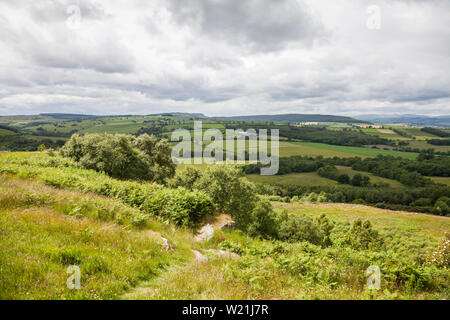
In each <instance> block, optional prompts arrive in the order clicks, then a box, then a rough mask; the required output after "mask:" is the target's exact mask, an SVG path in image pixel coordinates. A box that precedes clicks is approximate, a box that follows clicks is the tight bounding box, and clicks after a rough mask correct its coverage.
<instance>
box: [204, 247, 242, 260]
mask: <svg viewBox="0 0 450 320" xmlns="http://www.w3.org/2000/svg"><path fill="white" fill-rule="evenodd" d="M208 252H212V253H214V254H215V255H217V256H218V257H221V258H232V259H236V258H240V257H241V256H240V255H238V254H237V253H234V252H230V251H225V250H215V249H209V250H208Z"/></svg>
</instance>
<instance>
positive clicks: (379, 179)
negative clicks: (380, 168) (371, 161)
mask: <svg viewBox="0 0 450 320" xmlns="http://www.w3.org/2000/svg"><path fill="white" fill-rule="evenodd" d="M336 168H337V169H338V170H339V172H340V173H346V174H348V175H349V176H350V178H352V177H353V176H354V175H355V174H357V173H359V174H362V175H365V176H368V177H369V178H370V182H371V183H388V184H389V186H391V187H393V188H397V187H402V186H403V185H402V184H401V183H400V182H398V181H396V180H392V179H387V178H382V177H378V176H375V175H373V174H371V173H369V172H364V171H356V170H353V169H352V168H351V167H345V166H336Z"/></svg>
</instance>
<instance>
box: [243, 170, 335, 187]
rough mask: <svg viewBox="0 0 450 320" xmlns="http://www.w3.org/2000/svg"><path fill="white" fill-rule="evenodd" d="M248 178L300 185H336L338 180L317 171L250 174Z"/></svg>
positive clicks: (272, 182)
mask: <svg viewBox="0 0 450 320" xmlns="http://www.w3.org/2000/svg"><path fill="white" fill-rule="evenodd" d="M247 178H248V179H249V180H250V181H252V182H257V183H264V184H281V185H287V184H293V185H298V186H327V185H336V184H337V182H336V181H334V180H330V179H327V178H323V177H321V176H319V175H318V174H317V173H316V172H302V173H290V174H283V175H274V176H262V175H260V174H249V175H247Z"/></svg>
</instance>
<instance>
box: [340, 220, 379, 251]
mask: <svg viewBox="0 0 450 320" xmlns="http://www.w3.org/2000/svg"><path fill="white" fill-rule="evenodd" d="M345 242H346V243H348V244H349V245H350V246H351V247H352V248H353V249H356V250H364V249H379V248H381V247H382V246H383V243H384V241H383V238H382V237H381V235H380V234H379V233H378V231H376V230H374V229H373V228H372V224H371V223H370V221H368V220H367V221H364V222H363V221H361V220H360V219H358V220H356V221H355V222H353V225H352V227H351V228H350V230H349V231H348V232H347V235H346V239H345Z"/></svg>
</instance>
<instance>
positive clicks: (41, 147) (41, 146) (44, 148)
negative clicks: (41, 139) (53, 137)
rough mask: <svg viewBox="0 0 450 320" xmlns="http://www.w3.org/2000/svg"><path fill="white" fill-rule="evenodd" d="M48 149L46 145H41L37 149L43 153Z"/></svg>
mask: <svg viewBox="0 0 450 320" xmlns="http://www.w3.org/2000/svg"><path fill="white" fill-rule="evenodd" d="M46 149H47V148H46V147H45V144H41V145H40V146H39V147H37V150H38V151H40V152H42V151H45V150H46Z"/></svg>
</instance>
